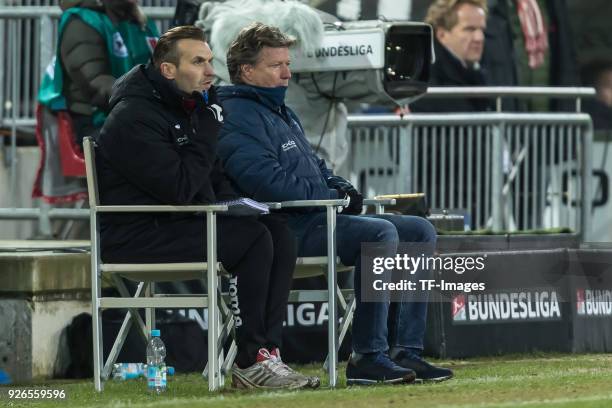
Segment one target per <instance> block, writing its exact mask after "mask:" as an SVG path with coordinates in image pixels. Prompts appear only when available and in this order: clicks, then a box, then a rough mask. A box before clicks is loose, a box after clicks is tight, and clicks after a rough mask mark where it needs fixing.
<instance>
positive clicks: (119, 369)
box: [112, 363, 174, 381]
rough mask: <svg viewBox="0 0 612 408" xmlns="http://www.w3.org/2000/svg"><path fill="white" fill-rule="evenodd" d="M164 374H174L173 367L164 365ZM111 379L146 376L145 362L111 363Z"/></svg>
mask: <svg viewBox="0 0 612 408" xmlns="http://www.w3.org/2000/svg"><path fill="white" fill-rule="evenodd" d="M166 375H167V376H173V375H174V367H172V366H166ZM112 377H113V380H119V381H124V380H132V379H136V378H140V377H143V378H146V377H147V365H146V364H145V363H115V364H113V373H112Z"/></svg>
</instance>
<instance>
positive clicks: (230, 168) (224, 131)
mask: <svg viewBox="0 0 612 408" xmlns="http://www.w3.org/2000/svg"><path fill="white" fill-rule="evenodd" d="M275 90H276V89H262V88H259V87H253V86H250V85H235V86H225V87H221V88H219V89H218V96H219V100H220V101H221V103H222V104H223V112H224V115H225V118H224V124H223V127H222V128H221V131H220V134H219V144H218V154H219V156H220V157H221V159H222V160H223V163H224V167H225V171H226V172H227V174H228V175H229V176H230V178H231V179H232V181H233V182H234V183H235V186H236V187H237V189H238V190H239V191H240V192H241V193H242V194H243V195H245V196H248V197H252V198H254V199H255V200H258V201H289V200H326V199H335V198H338V193H337V191H336V190H335V189H331V188H329V187H328V186H327V182H326V180H327V178H328V177H330V176H331V175H332V172H331V170H329V169H328V168H327V166H326V165H325V162H324V161H323V160H322V159H320V158H319V157H317V155H316V154H315V153H314V151H313V150H312V148H311V147H310V145H309V144H308V141H307V140H306V137H305V136H304V131H303V128H302V125H301V124H300V122H299V119H298V118H297V116H296V115H295V113H293V112H292V111H291V109H289V108H288V107H286V106H285V105H284V102H283V101H282V97H281V98H280V100H279V98H278V92H276V94H275V95H272V93H273V92H275ZM311 220H312V214H303V213H302V214H299V215H298V214H294V215H293V217H292V219H291V220H290V223H291V225H292V226H293V227H294V229H296V230H297V231H296V232H297V233H298V235H300V232H303V230H305V229H306V227H307V226H308V224H309V223H310V221H311Z"/></svg>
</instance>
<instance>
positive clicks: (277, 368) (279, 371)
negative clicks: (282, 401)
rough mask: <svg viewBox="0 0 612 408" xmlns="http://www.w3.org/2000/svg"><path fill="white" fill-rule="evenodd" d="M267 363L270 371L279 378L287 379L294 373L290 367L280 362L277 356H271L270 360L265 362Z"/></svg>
mask: <svg viewBox="0 0 612 408" xmlns="http://www.w3.org/2000/svg"><path fill="white" fill-rule="evenodd" d="M265 363H266V367H268V368H269V369H270V371H272V372H273V373H274V374H276V375H278V376H281V377H287V376H289V375H291V374H292V371H291V369H290V368H289V366H287V365H286V364H285V363H283V362H282V361H280V362H279V361H278V358H277V357H275V356H271V357H270V359H269V360H266V361H265Z"/></svg>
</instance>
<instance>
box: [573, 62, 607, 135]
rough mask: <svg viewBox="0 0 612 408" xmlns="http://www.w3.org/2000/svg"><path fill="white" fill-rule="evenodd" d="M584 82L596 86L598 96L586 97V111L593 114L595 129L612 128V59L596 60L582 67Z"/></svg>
mask: <svg viewBox="0 0 612 408" xmlns="http://www.w3.org/2000/svg"><path fill="white" fill-rule="evenodd" d="M581 74H582V82H583V83H584V85H586V86H592V87H595V90H596V92H597V97H596V98H595V99H585V101H584V111H585V112H587V113H588V114H590V115H591V118H592V119H593V127H594V128H595V130H608V129H612V60H596V61H593V62H591V63H589V64H587V65H586V66H585V67H584V68H583V69H582V72H581Z"/></svg>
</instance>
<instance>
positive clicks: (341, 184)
mask: <svg viewBox="0 0 612 408" xmlns="http://www.w3.org/2000/svg"><path fill="white" fill-rule="evenodd" d="M327 186H328V187H329V188H335V189H336V190H338V191H342V192H343V193H344V194H348V192H349V190H357V189H356V188H355V187H353V185H352V184H351V183H349V182H348V181H347V180H346V179H344V178H342V177H340V176H331V177H329V178H328V179H327Z"/></svg>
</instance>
